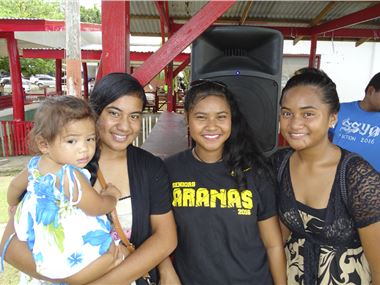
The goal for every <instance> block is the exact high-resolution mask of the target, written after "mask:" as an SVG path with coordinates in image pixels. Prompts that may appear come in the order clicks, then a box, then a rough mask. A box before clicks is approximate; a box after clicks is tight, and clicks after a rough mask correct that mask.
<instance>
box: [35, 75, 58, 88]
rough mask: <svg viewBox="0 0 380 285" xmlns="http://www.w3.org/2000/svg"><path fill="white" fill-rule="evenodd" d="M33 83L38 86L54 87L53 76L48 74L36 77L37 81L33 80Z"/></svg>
mask: <svg viewBox="0 0 380 285" xmlns="http://www.w3.org/2000/svg"><path fill="white" fill-rule="evenodd" d="M34 84H36V85H37V86H38V87H43V86H47V87H55V78H54V77H52V76H50V75H46V76H40V77H38V79H37V81H35V82H34Z"/></svg>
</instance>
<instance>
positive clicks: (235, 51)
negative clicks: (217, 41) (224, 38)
mask: <svg viewBox="0 0 380 285" xmlns="http://www.w3.org/2000/svg"><path fill="white" fill-rule="evenodd" d="M224 55H225V56H248V51H247V50H246V49H244V48H226V49H224Z"/></svg>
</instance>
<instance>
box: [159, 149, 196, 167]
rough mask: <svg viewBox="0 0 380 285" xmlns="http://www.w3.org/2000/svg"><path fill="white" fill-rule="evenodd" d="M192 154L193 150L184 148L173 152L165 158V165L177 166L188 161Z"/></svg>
mask: <svg viewBox="0 0 380 285" xmlns="http://www.w3.org/2000/svg"><path fill="white" fill-rule="evenodd" d="M190 155H191V150H190V149H187V150H183V151H181V152H178V153H176V154H173V155H171V156H169V157H167V158H165V159H164V162H165V165H166V166H167V167H171V166H173V167H177V165H178V163H181V164H182V163H184V162H186V161H189V158H190V157H189V156H190Z"/></svg>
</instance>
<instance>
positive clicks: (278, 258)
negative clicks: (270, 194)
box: [258, 216, 287, 285]
mask: <svg viewBox="0 0 380 285" xmlns="http://www.w3.org/2000/svg"><path fill="white" fill-rule="evenodd" d="M258 226H259V231H260V236H261V239H262V241H263V243H264V246H265V248H266V251H267V255H268V260H269V268H270V271H271V273H272V277H273V281H274V284H275V285H280V284H281V285H285V284H286V283H287V277H286V260H285V251H284V246H283V243H282V237H281V230H280V225H279V222H278V217H277V216H273V217H271V218H269V219H266V220H263V221H260V222H258Z"/></svg>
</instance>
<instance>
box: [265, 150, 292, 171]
mask: <svg viewBox="0 0 380 285" xmlns="http://www.w3.org/2000/svg"><path fill="white" fill-rule="evenodd" d="M292 153H293V149H292V148H289V147H287V148H280V149H278V150H277V151H276V152H274V153H273V154H272V155H271V157H270V158H269V161H270V163H271V164H272V166H274V167H278V166H280V165H281V163H282V162H283V161H284V160H285V159H288V158H289V156H290V155H291V154H292Z"/></svg>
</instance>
